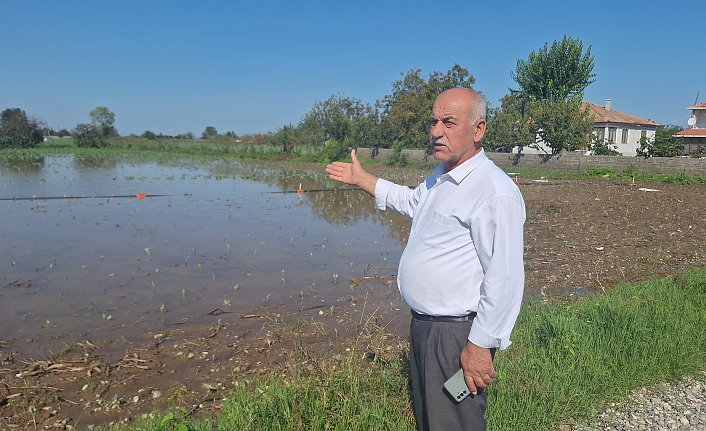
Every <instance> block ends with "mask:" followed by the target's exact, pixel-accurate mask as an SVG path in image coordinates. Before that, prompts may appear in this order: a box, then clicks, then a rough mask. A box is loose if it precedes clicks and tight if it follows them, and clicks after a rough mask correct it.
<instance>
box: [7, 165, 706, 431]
mask: <svg viewBox="0 0 706 431" xmlns="http://www.w3.org/2000/svg"><path fill="white" fill-rule="evenodd" d="M388 173H389V172H388ZM393 174H395V173H394V172H393ZM397 174H398V175H401V173H399V172H398V173H397ZM393 178H394V177H393ZM519 186H520V188H521V190H522V192H523V195H524V198H525V200H526V204H527V213H528V218H527V223H526V226H525V244H526V254H525V269H526V279H527V283H526V297H527V298H531V299H538V298H539V299H541V298H542V297H566V298H570V297H578V296H582V295H590V294H600V293H601V292H602V291H605V290H608V289H610V288H612V287H614V286H616V285H617V284H619V283H622V282H637V281H642V280H647V279H650V278H653V277H659V276H664V275H668V274H673V273H675V272H677V271H680V270H682V269H684V268H687V267H692V266H700V265H706V223H704V220H703V216H704V214H706V200H704V196H705V195H706V185H675V184H638V185H636V186H631V185H629V184H628V183H625V182H622V181H617V180H609V179H606V180H549V181H544V180H540V179H537V180H535V179H523V180H522V181H520V184H519ZM641 189H643V190H641ZM644 189H647V190H644ZM371 205H373V203H372V201H371ZM339 283H341V286H342V288H341V298H340V300H339V301H337V303H336V304H335V305H333V306H331V305H329V304H327V305H326V306H324V305H322V306H314V307H308V308H305V309H301V308H297V306H296V305H295V306H291V305H284V304H282V305H270V306H268V307H267V308H259V309H254V310H250V311H249V312H247V313H229V312H224V311H222V310H218V309H217V310H213V311H212V312H211V313H209V314H208V315H205V316H202V319H200V321H201V322H207V323H200V324H184V325H179V324H175V325H173V326H172V327H170V328H169V330H166V331H161V332H159V333H148V334H145V336H144V338H143V339H141V340H130V341H128V340H122V339H111V338H110V334H109V333H106V334H105V338H104V339H93V340H88V339H77V340H75V341H74V342H73V343H71V344H67V347H66V348H65V349H64V350H63V351H61V352H57V353H55V354H54V355H52V356H51V357H42V358H29V357H23V356H22V355H20V354H19V353H17V350H18V349H17V346H13V345H12V344H11V343H8V342H7V341H3V340H0V429H72V428H75V429H84V428H86V427H87V426H89V425H92V424H108V423H116V422H123V423H125V422H129V421H131V420H133V419H134V418H135V417H139V416H140V415H143V414H147V413H149V412H150V411H152V410H153V409H157V408H161V409H163V408H165V407H170V406H171V407H175V406H179V407H183V408H184V410H185V411H186V412H187V413H188V414H190V415H194V416H209V415H214V414H217V413H218V410H219V399H220V398H221V397H222V396H223V393H224V392H225V391H227V390H228V389H230V388H232V387H233V386H234V385H238V384H244V382H247V381H249V380H252V379H253V378H255V377H257V376H262V375H265V374H269V373H275V374H277V375H279V376H281V377H282V378H284V379H287V378H291V377H292V376H295V375H300V374H301V373H304V374H306V373H315V372H317V371H318V367H319V364H320V363H322V362H323V361H324V360H328V361H332V360H333V361H335V360H336V358H338V357H340V356H338V355H339V354H341V353H343V354H345V352H346V351H347V350H353V351H354V352H355V354H359V355H361V357H365V356H366V355H370V354H371V353H372V347H371V345H370V343H371V339H372V335H373V333H376V334H378V338H377V340H378V342H379V334H381V333H382V334H384V337H385V343H386V347H385V348H386V349H390V350H400V351H401V350H403V349H404V337H405V335H406V331H407V325H408V323H409V312H408V310H407V308H406V307H405V306H404V304H403V303H402V302H401V300H400V297H399V293H398V292H397V288H396V284H395V280H394V277H390V276H377V275H374V274H373V275H370V276H367V277H363V278H361V279H350V280H341V281H339ZM0 288H16V286H0Z"/></svg>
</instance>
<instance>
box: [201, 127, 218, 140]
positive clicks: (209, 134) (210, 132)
mask: <svg viewBox="0 0 706 431" xmlns="http://www.w3.org/2000/svg"><path fill="white" fill-rule="evenodd" d="M216 136H218V131H217V130H216V128H215V127H213V126H207V127H206V128H205V129H204V131H203V133H202V134H201V139H208V138H215V137H216Z"/></svg>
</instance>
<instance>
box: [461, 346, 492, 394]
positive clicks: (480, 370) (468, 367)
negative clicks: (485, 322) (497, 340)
mask: <svg viewBox="0 0 706 431" xmlns="http://www.w3.org/2000/svg"><path fill="white" fill-rule="evenodd" d="M461 368H463V375H464V377H465V378H466V385H467V386H468V389H470V390H471V394H473V395H477V394H478V390H479V389H483V388H485V387H486V386H488V385H489V384H490V383H492V381H493V379H494V378H495V376H497V375H498V374H497V373H496V372H495V367H493V357H492V356H491V355H490V349H487V348H485V347H479V346H476V345H475V344H473V343H471V342H470V341H469V342H468V343H466V347H464V348H463V350H462V351H461Z"/></svg>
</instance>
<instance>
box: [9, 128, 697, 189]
mask: <svg viewBox="0 0 706 431" xmlns="http://www.w3.org/2000/svg"><path fill="white" fill-rule="evenodd" d="M348 148H349V147H348V146H346V145H344V144H341V143H339V142H337V141H333V140H332V141H330V142H328V143H327V144H326V145H324V146H322V147H316V146H311V145H299V146H288V145H286V144H268V143H256V142H237V140H236V139H235V138H227V137H223V136H218V137H213V138H206V139H183V138H179V139H177V138H159V137H158V138H154V139H146V138H136V137H134V138H125V137H112V138H107V140H106V144H105V146H104V147H101V148H85V147H83V148H81V147H77V146H76V145H75V143H74V140H73V138H61V139H55V140H52V141H49V142H45V143H42V144H40V145H39V146H38V147H36V148H29V149H14V148H10V149H0V163H3V162H4V163H7V164H10V165H12V164H13V163H14V164H20V165H25V166H26V165H27V164H33V165H41V164H42V163H43V162H44V157H45V156H48V155H61V154H66V155H69V154H71V155H73V156H74V157H75V159H76V160H77V161H78V163H82V164H85V165H86V166H90V165H94V166H96V167H100V166H104V165H105V166H110V165H113V164H114V163H116V162H118V161H120V160H126V161H140V160H148V161H154V160H175V161H176V160H181V159H185V158H188V159H196V160H198V159H202V160H204V161H212V160H220V161H223V160H226V161H227V160H233V161H235V160H247V161H260V162H284V163H287V162H291V163H314V164H316V166H317V167H316V168H314V169H320V165H322V164H326V163H329V162H331V161H334V160H348V161H350V155H349V154H348ZM402 149H403V148H402V147H401V146H399V147H397V148H396V151H395V152H394V153H393V155H392V157H390V159H389V160H385V161H383V160H381V159H379V158H378V159H369V158H362V159H361V161H362V162H363V163H364V164H367V165H369V166H373V167H375V166H380V167H381V168H382V167H389V166H392V167H404V168H406V169H408V170H409V171H410V172H411V173H412V174H414V176H415V177H418V176H419V175H426V174H428V172H429V170H430V169H431V168H432V167H433V166H435V164H436V162H435V161H434V159H429V160H413V159H411V158H407V157H405V155H404V154H403V153H402ZM312 168H313V166H312ZM373 169H374V168H373ZM505 169H506V170H507V169H511V170H512V172H514V173H518V174H520V178H529V177H533V176H534V177H543V178H549V179H579V178H610V179H619V180H623V181H632V180H635V181H640V182H645V181H649V182H663V183H677V184H706V177H704V176H696V175H687V174H684V173H677V174H653V173H648V172H640V171H639V170H638V169H637V168H635V167H634V166H631V167H630V168H628V169H626V170H624V171H622V172H616V171H613V170H612V169H609V168H593V169H589V170H586V171H584V172H582V173H576V172H564V171H558V170H539V169H532V168H520V167H514V168H505ZM415 170H419V171H420V172H414V171H415Z"/></svg>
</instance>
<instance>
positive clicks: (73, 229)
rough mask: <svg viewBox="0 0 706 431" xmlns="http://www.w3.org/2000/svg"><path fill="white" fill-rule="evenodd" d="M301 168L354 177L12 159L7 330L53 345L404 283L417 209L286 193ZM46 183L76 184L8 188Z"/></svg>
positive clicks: (1, 261) (5, 220)
mask: <svg viewBox="0 0 706 431" xmlns="http://www.w3.org/2000/svg"><path fill="white" fill-rule="evenodd" d="M300 181H301V182H303V184H302V188H304V189H326V188H331V187H341V185H337V184H332V183H331V182H329V181H326V180H325V177H324V176H323V175H322V176H321V179H317V180H312V179H307V180H298V179H295V178H293V177H292V176H291V175H289V174H288V173H287V172H283V171H278V170H264V169H259V170H258V169H253V168H252V167H248V166H244V165H238V164H233V163H218V162H210V163H207V162H203V163H197V162H179V163H169V164H164V163H159V162H138V163H135V162H124V161H118V162H109V163H98V164H97V165H96V164H93V163H87V162H85V161H83V162H82V161H80V160H75V159H74V158H73V157H72V156H55V157H47V158H46V159H45V161H44V163H43V164H42V165H39V166H22V165H12V164H11V163H10V164H9V163H5V165H0V198H2V199H3V200H0V323H1V324H0V341H7V342H10V343H11V345H12V347H13V349H17V350H19V351H22V352H24V353H27V354H46V353H49V352H52V351H54V352H55V351H58V350H60V349H61V348H62V346H64V345H66V344H71V343H72V342H73V341H76V340H82V339H92V340H93V339H98V338H101V337H102V338H113V339H118V338H120V339H123V340H126V341H128V342H129V341H131V340H132V339H135V338H136V337H138V335H143V334H144V333H145V332H147V331H158V330H160V328H163V327H167V326H169V325H174V324H176V323H178V322H184V321H186V320H189V319H191V320H194V319H195V317H198V316H204V315H207V314H208V313H209V312H213V311H214V310H221V311H227V312H233V313H240V314H241V315H244V314H247V313H251V312H253V311H254V310H257V309H258V308H260V307H279V308H281V309H285V310H286V309H290V310H297V309H301V308H304V307H312V306H317V305H320V304H328V303H333V302H334V301H336V300H338V299H340V298H341V297H342V296H344V295H345V292H346V289H350V288H351V287H350V283H349V281H350V280H351V279H352V278H361V277H366V276H370V275H374V276H379V277H380V279H385V280H388V281H387V283H389V284H392V288H394V284H393V283H394V277H393V276H394V274H395V273H396V269H397V264H398V262H399V256H400V254H401V252H402V249H403V247H404V242H405V241H406V237H407V233H408V232H409V222H408V221H407V220H406V219H405V218H403V217H401V216H399V215H397V214H395V213H393V212H391V211H378V210H376V209H375V208H374V202H373V199H372V198H371V197H369V196H367V195H366V194H365V193H362V192H360V191H339V192H312V193H304V194H297V193H281V192H282V191H291V190H295V189H297V188H298V187H299V182H300ZM138 193H146V194H155V195H167V196H161V197H146V198H143V199H138V198H136V197H135V196H136V195H137V194H138ZM33 196H37V197H63V196H69V197H74V198H61V199H34V200H22V199H18V200H4V199H6V198H27V197H33ZM88 196H132V197H115V198H108V197H103V198H81V197H88ZM219 312H220V311H219Z"/></svg>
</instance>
